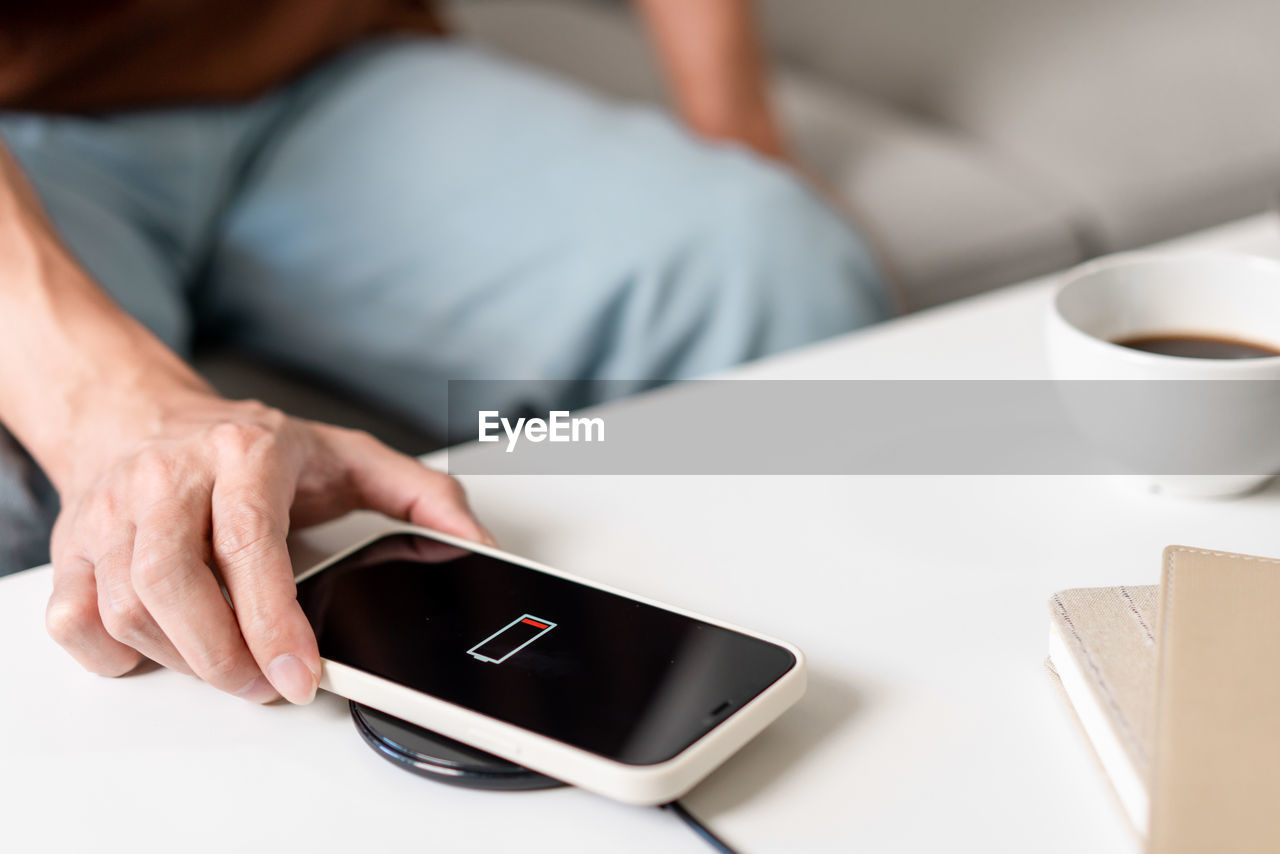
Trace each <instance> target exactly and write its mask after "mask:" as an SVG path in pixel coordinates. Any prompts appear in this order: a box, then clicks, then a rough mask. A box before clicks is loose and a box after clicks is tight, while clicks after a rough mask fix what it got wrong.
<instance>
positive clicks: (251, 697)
mask: <svg viewBox="0 0 1280 854" xmlns="http://www.w3.org/2000/svg"><path fill="white" fill-rule="evenodd" d="M236 696H237V697H239V698H240V699H242V700H248V701H249V702H250V703H271V702H274V701H276V700H278V699H280V694H279V692H277V691H276V689H275V688H273V687H272V686H271V683H270V682H268V681H267V677H265V676H255V677H254V679H253V681H252V682H250V683H249V684H248V685H246V686H244V687H243V688H241V689H240V690H239V691H237V692H236Z"/></svg>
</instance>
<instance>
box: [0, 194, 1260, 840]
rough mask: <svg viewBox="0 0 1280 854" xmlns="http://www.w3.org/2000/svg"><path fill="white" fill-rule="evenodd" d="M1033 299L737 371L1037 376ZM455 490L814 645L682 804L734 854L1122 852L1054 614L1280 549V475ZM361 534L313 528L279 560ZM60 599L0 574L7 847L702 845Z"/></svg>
mask: <svg viewBox="0 0 1280 854" xmlns="http://www.w3.org/2000/svg"><path fill="white" fill-rule="evenodd" d="M1177 244H1178V245H1181V246H1186V247H1189V248H1197V249H1198V248H1223V249H1240V250H1247V251H1254V252H1259V253H1265V254H1272V255H1277V256H1280V227H1278V226H1277V223H1276V222H1275V220H1273V219H1272V218H1269V217H1257V218H1253V219H1249V220H1244V221H1241V222H1238V223H1234V224H1231V225H1228V226H1224V227H1221V228H1218V229H1214V230H1212V231H1210V232H1205V233H1203V234H1200V235H1196V236H1194V237H1192V238H1187V239H1183V240H1180V241H1177ZM1052 287H1053V278H1052V277H1047V278H1043V279H1038V280H1035V281H1032V282H1028V283H1026V284H1023V285H1018V286H1015V287H1010V288H1005V289H1002V290H1000V291H997V292H994V293H991V294H987V295H983V296H980V297H977V298H973V299H970V300H966V301H963V302H960V303H956V304H952V305H949V306H944V307H942V308H939V309H935V310H932V311H928V312H923V313H920V314H916V315H912V316H909V317H906V318H902V319H899V320H896V321H893V322H891V323H887V324H884V325H882V326H880V327H877V328H874V329H869V330H865V331H862V332H859V333H855V334H852V335H849V336H846V337H843V338H840V339H836V340H832V341H829V342H825V343H822V344H819V345H817V346H814V347H810V348H808V349H805V350H802V351H797V352H794V353H790V354H787V355H784V356H781V357H778V358H774V359H771V360H768V361H764V362H760V363H756V364H754V365H751V366H747V367H745V368H742V369H739V370H738V371H736V372H735V374H736V375H740V376H751V377H758V378H769V379H785V378H798V379H800V378H802V379H839V378H948V379H949V378H967V379H1030V378H1039V377H1044V376H1046V372H1047V368H1046V364H1045V361H1044V357H1043V354H1042V340H1041V339H1042V334H1041V333H1042V324H1043V318H1044V313H1045V312H1046V310H1047V302H1048V300H1049V296H1050V293H1051V291H1052ZM633 405H634V404H633ZM606 411H607V410H606ZM804 426H805V425H803V423H800V424H798V427H797V430H798V431H799V430H800V429H803V428H804ZM797 439H799V436H797ZM428 460H429V461H430V462H432V463H434V464H437V465H439V464H441V463H442V462H443V460H444V457H443V456H439V455H437V456H435V457H430V458H428ZM466 485H467V487H468V489H469V490H470V493H471V496H472V499H473V501H474V504H475V506H476V508H477V510H478V512H479V513H480V514H481V516H482V517H483V518H484V520H485V521H486V523H487V524H488V525H489V526H490V527H491V528H492V529H493V531H494V532H495V534H496V535H497V537H498V538H499V540H500V541H501V542H502V543H503V545H504V546H505V547H507V548H508V549H510V550H512V551H514V552H517V553H520V554H524V555H527V556H529V557H532V558H535V559H537V560H540V561H543V562H546V563H549V564H551V565H554V566H557V567H560V568H562V569H565V570H568V571H571V572H575V573H577V574H580V575H583V576H587V577H590V578H594V579H598V580H600V581H603V582H606V583H609V584H614V585H617V586H620V587H623V588H627V589H631V590H633V591H635V592H637V593H640V594H644V595H648V596H652V597H655V598H658V599H660V600H665V601H669V602H672V603H674V604H679V605H681V606H685V607H688V608H691V609H694V610H697V611H701V612H704V613H708V614H713V615H716V616H719V617H721V618H724V619H727V620H730V621H733V622H736V623H739V624H742V625H747V626H751V627H753V628H757V629H759V630H760V631H764V632H768V633H770V634H774V635H777V636H779V637H783V638H787V639H788V640H791V641H793V642H795V643H796V644H798V645H799V646H800V647H801V648H803V649H804V650H805V651H806V652H807V654H808V656H809V661H810V667H811V676H810V688H809V692H808V694H807V695H806V697H805V698H804V700H803V701H801V703H800V704H799V705H798V706H797V707H795V708H794V709H793V710H791V711H790V712H788V713H787V714H786V715H784V716H783V717H782V718H781V719H780V720H779V721H778V722H777V723H775V724H774V725H773V726H771V727H770V728H769V729H768V730H766V731H765V732H764V733H763V734H762V735H761V736H760V737H759V738H757V739H756V740H755V741H754V742H753V743H751V744H750V745H748V746H747V747H746V748H745V749H744V750H742V751H741V753H739V754H738V755H737V756H735V757H734V758H733V759H731V760H730V761H729V762H728V763H727V764H726V765H725V766H723V767H722V768H721V769H720V770H718V771H717V772H716V773H714V774H713V775H712V776H711V777H709V778H708V779H707V780H706V782H704V783H703V784H702V785H700V786H699V787H698V788H697V789H695V790H694V791H693V792H692V793H691V794H690V795H689V796H688V798H687V799H686V803H687V804H688V806H689V807H690V809H691V810H692V811H693V812H694V813H695V814H697V815H699V816H700V817H702V818H703V819H704V820H705V821H707V822H708V823H709V824H710V825H711V826H712V827H714V828H715V829H716V830H717V831H718V832H719V833H721V835H723V836H724V837H725V838H726V839H727V840H729V841H730V842H731V843H733V844H736V845H738V846H740V847H741V848H742V849H743V850H744V851H761V852H763V851H841V852H921V851H974V852H982V854H993V852H1004V851H1008V852H1018V854H1025V852H1028V851H1036V852H1040V853H1041V854H1051V852H1057V851H1072V852H1079V851H1089V852H1109V851H1118V852H1128V851H1135V850H1136V848H1137V841H1136V837H1135V836H1134V834H1133V833H1132V831H1131V830H1130V829H1129V827H1128V825H1127V824H1126V823H1125V820H1124V817H1123V815H1122V813H1121V811H1120V809H1119V807H1118V805H1117V803H1116V802H1115V800H1114V798H1113V796H1112V794H1111V792H1110V790H1109V788H1108V786H1107V784H1106V783H1105V781H1104V778H1103V777H1102V775H1101V773H1100V771H1099V770H1098V768H1097V766H1096V764H1095V760H1094V759H1093V757H1092V755H1091V753H1090V752H1089V750H1088V749H1087V747H1086V744H1085V742H1084V740H1083V737H1082V735H1081V734H1080V732H1079V730H1078V729H1077V726H1076V724H1075V722H1074V720H1073V719H1072V717H1071V716H1070V715H1069V714H1068V712H1067V710H1066V708H1065V706H1064V705H1063V701H1062V699H1061V697H1060V696H1059V694H1058V693H1057V689H1056V688H1055V686H1054V685H1053V683H1052V681H1051V680H1050V679H1049V678H1048V677H1047V675H1046V673H1045V671H1044V669H1043V661H1044V657H1045V649H1046V629H1047V617H1046V613H1047V612H1046V609H1045V604H1044V603H1045V600H1046V599H1047V597H1048V596H1049V595H1050V594H1051V593H1052V592H1053V591H1055V590H1058V589H1062V588H1066V587H1079V586H1097V585H1112V584H1148V583H1156V582H1157V581H1158V577H1159V557H1160V551H1161V549H1162V548H1163V547H1164V546H1165V545H1168V544H1170V543H1184V544H1190V545H1197V546H1205V547H1210V548H1220V549H1230V550H1236V551H1244V552H1252V553H1260V554H1280V525H1277V524H1276V520H1277V518H1278V517H1280V487H1276V486H1273V487H1271V488H1269V489H1267V490H1264V491H1262V492H1260V493H1257V494H1254V495H1252V496H1249V497H1246V498H1243V499H1238V500H1233V501H1218V502H1195V501H1179V500H1175V499H1169V498H1160V497H1156V496H1148V495H1143V494H1139V493H1137V492H1130V491H1126V490H1124V489H1121V488H1118V487H1117V485H1116V483H1115V482H1113V481H1112V480H1110V479H1108V478H1105V477H1084V476H1078V477H1065V476H1063V477H1050V476H973V477H970V476H964V477H958V476H950V477H942V476H939V477H931V476H913V477H879V476H877V477H870V476H859V477H849V476H840V477H835V476H832V477H780V476H772V477H764V476H761V477H748V476H736V477H669V476H663V477H658V476H629V477H566V476H557V477H552V476H547V477H543V476H537V477H534V476H523V477H521V476H505V477H504V476H485V477H472V478H468V479H466ZM380 524H381V522H380V521H379V520H377V519H375V518H371V517H369V516H355V517H349V518H347V519H344V520H340V521H339V522H337V523H331V524H330V525H327V526H323V527H322V528H318V529H312V530H311V531H309V532H304V533H302V534H301V535H299V536H298V537H297V538H296V541H295V543H294V547H295V550H296V551H295V555H296V559H298V560H304V559H310V558H311V557H314V556H316V555H318V554H323V553H327V552H329V551H331V550H333V549H336V548H338V547H340V546H342V545H345V544H347V543H349V542H351V541H352V540H353V539H354V538H355V537H357V536H360V535H362V534H364V533H366V532H369V531H372V530H374V529H376V528H377V527H378V525H380ZM49 585H50V572H49V570H48V569H47V568H45V569H37V570H31V571H29V572H25V573H20V574H18V575H16V576H11V577H9V578H7V579H5V580H3V581H2V582H0V645H3V647H4V648H5V649H6V650H7V652H6V653H5V654H4V655H3V656H2V657H0V685H2V686H3V696H4V698H5V700H6V702H4V703H2V704H0V732H3V733H4V735H3V737H2V738H0V769H3V770H2V771H0V849H4V850H6V851H14V852H18V851H32V850H73V849H74V850H83V851H90V850H91V851H111V850H120V851H125V850H127V851H131V852H137V851H165V852H168V851H177V850H181V851H202V850H209V851H213V850H220V851H228V850H236V851H242V850H247V851H257V850H262V849H265V848H266V847H267V846H268V845H270V846H273V847H274V846H278V845H287V846H289V847H290V848H296V849H299V850H302V849H304V847H305V849H306V850H316V851H331V850H332V851H336V850H346V849H350V850H372V851H377V850H391V849H392V848H393V847H394V848H404V849H406V850H422V851H428V850H443V851H473V850H474V851H497V850H511V851H514V850H522V851H552V850H554V851H556V852H560V854H565V852H571V851H591V852H598V851H603V850H608V851H644V852H652V851H655V850H662V851H670V852H680V851H688V852H698V851H702V850H704V849H703V848H702V845H701V843H700V842H699V841H698V840H697V839H696V838H695V837H694V836H693V835H692V834H690V833H689V832H688V831H687V830H686V829H684V828H683V827H682V826H681V825H679V824H678V822H677V821H676V820H675V818H674V817H672V816H670V815H668V814H665V813H662V812H660V811H658V810H655V809H639V808H634V807H627V806H622V805H618V804H614V803H611V802H610V801H607V800H605V799H603V798H600V797H596V796H594V795H590V794H587V793H585V792H581V791H577V790H558V791H549V792H535V793H483V792H471V791H466V790H455V789H451V788H447V787H443V786H437V785H433V784H431V783H429V782H426V781H423V780H420V779H418V778H416V777H413V776H411V775H409V774H405V773H403V772H401V771H399V770H397V769H396V768H394V767H392V766H391V765H389V764H388V763H386V762H384V761H383V760H381V759H379V758H378V757H376V756H375V755H374V754H373V753H372V752H371V751H369V749H368V748H366V747H365V746H364V744H363V743H362V742H361V741H360V739H359V738H358V737H357V735H356V733H355V731H354V730H353V729H352V726H351V724H350V721H349V720H348V716H347V711H346V706H345V703H343V702H342V701H340V700H338V699H337V698H336V697H333V696H331V695H322V696H321V697H320V698H318V700H317V702H315V703H314V704H312V705H311V706H308V707H305V708H296V707H290V706H286V705H275V706H270V707H255V706H251V705H248V704H246V703H244V702H242V701H239V700H236V699H234V698H231V697H229V696H225V695H222V694H220V693H218V692H216V691H213V690H212V689H209V688H206V687H204V686H203V685H201V684H199V683H197V682H196V681H195V680H193V679H191V678H189V677H185V676H181V675H178V674H175V673H171V672H168V671H161V670H153V671H152V672H147V673H140V674H136V675H132V676H129V677H125V678H122V679H116V680H111V679H102V678H99V677H95V676H91V675H89V674H87V673H85V672H83V671H81V670H80V669H79V667H77V666H76V665H75V664H74V663H73V662H72V660H71V659H70V658H69V657H67V656H66V655H64V654H63V653H62V652H61V651H60V650H59V649H58V648H57V647H56V646H55V645H54V644H53V642H52V641H50V640H49V639H48V637H47V636H46V634H45V632H44V628H43V611H44V601H45V599H46V597H47V595H48V590H49Z"/></svg>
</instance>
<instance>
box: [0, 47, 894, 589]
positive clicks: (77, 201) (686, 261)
mask: <svg viewBox="0 0 1280 854" xmlns="http://www.w3.org/2000/svg"><path fill="white" fill-rule="evenodd" d="M0 134H3V136H4V138H5V140H6V141H7V142H8V144H9V146H10V147H11V148H12V150H13V152H14V154H15V156H17V157H18V159H19V160H20V162H21V163H22V164H23V166H24V168H25V169H26V171H27V173H28V175H29V176H30V178H31V180H32V181H33V183H34V184H35V186H36V189H37V191H38V192H39V194H40V196H41V198H42V199H43V201H44V203H45V205H46V207H47V209H48V211H49V214H50V216H51V218H52V219H53V221H54V223H55V225H56V226H57V228H58V230H59V231H60V233H61V234H62V236H63V238H64V239H65V241H66V242H67V244H68V245H69V246H70V247H71V249H72V250H73V252H74V253H75V254H76V255H77V256H78V257H79V259H80V260H81V262H82V263H83V264H84V265H85V266H86V267H87V268H88V269H89V270H90V272H91V273H92V274H93V275H94V276H95V277H96V278H97V280H98V281H99V282H100V283H101V284H102V285H103V286H104V287H105V288H106V289H107V290H108V291H109V292H110V293H111V294H112V295H113V296H114V298H115V299H116V300H117V301H118V302H119V303H120V304H121V305H122V306H124V307H125V308H126V309H127V310H128V311H129V312H131V313H132V314H133V315H135V316H136V317H138V318H139V319H140V320H142V321H143V322H144V323H145V324H146V325H147V326H148V327H149V328H150V329H152V330H153V331H154V332H155V333H156V334H157V335H159V336H160V337H161V338H162V339H163V340H164V341H166V342H167V343H168V344H169V345H170V346H172V347H174V348H175V349H176V350H177V351H178V352H180V353H184V354H186V353H188V352H189V351H190V348H191V345H192V342H193V340H194V338H195V337H196V336H197V335H201V336H208V337H212V338H215V339H218V340H224V341H229V342H232V343H234V344H235V345H236V346H238V347H240V348H241V349H245V350H248V351H250V352H253V353H257V354H258V355H260V356H262V357H263V358H265V359H269V360H273V361H275V362H277V363H280V364H282V365H285V366H288V367H292V368H295V369H299V370H302V371H305V372H309V373H312V374H317V375H321V376H323V377H325V378H327V379H328V380H330V381H331V382H335V383H337V384H339V385H341V386H345V387H347V388H350V389H352V390H355V391H358V392H359V393H360V394H361V395H362V396H364V397H365V398H371V399H374V400H377V401H379V402H381V403H382V404H383V405H384V406H387V407H389V408H391V409H393V410H395V411H398V412H399V413H401V414H402V415H404V416H407V417H409V418H411V419H414V420H416V421H417V422H418V423H420V424H422V425H423V426H424V427H427V428H429V429H431V430H434V431H436V432H437V433H443V432H444V427H445V405H446V391H447V385H446V384H447V381H448V380H450V379H569V380H580V379H581V380H587V379H610V380H622V381H624V382H622V383H615V384H611V386H610V387H611V388H612V389H613V390H615V391H619V390H620V391H634V390H640V389H643V388H647V387H650V386H653V385H656V384H658V383H660V382H662V381H666V380H674V379H682V378H688V377H694V376H699V375H703V374H707V373H709V372H712V371H716V370H719V369H722V368H726V367H728V366H730V365H734V364H736V363H739V362H742V361H744V360H748V359H752V358H755V357H758V356H763V355H766V354H769V353H773V352H776V351H779V350H784V349H787V348H790V347H794V346H797V345H800V344H804V343H806V342H809V341H814V340H816V339H819V338H823V337H826V336H829V335H834V334H836V333H840V332H844V331H846V330H850V329H853V328H855V327H858V326H861V325H864V324H867V323H871V322H873V321H875V320H879V319H881V318H882V317H884V316H885V314H886V313H887V306H888V300H887V297H886V294H885V289H884V287H883V285H882V282H881V277H880V275H879V274H878V272H877V270H876V269H875V267H874V264H873V262H872V260H871V257H870V254H869V252H868V251H867V248H866V246H865V245H864V243H863V242H862V241H861V239H860V238H859V237H858V235H856V234H855V233H853V232H852V231H851V230H850V229H849V228H848V227H847V226H846V224H845V223H844V222H843V221H842V220H841V219H840V218H839V217H838V216H836V215H835V214H834V213H833V212H832V211H831V210H830V209H828V208H827V207H826V206H825V205H824V203H823V202H822V201H820V200H819V198H818V197H817V196H816V195H815V194H813V193H812V192H811V191H810V190H809V189H808V188H807V187H805V186H804V185H803V184H802V183H801V182H800V181H798V180H796V179H795V178H793V177H792V176H791V175H789V174H787V173H786V172H784V171H783V170H781V169H779V168H776V167H775V166H773V165H771V164H769V163H767V162H764V161H762V160H761V159H759V158H757V157H755V156H754V155H752V154H751V153H749V152H747V151H745V150H743V149H741V148H739V147H736V146H728V145H711V144H707V143H704V142H701V141H698V140H696V139H694V138H693V137H692V136H690V135H689V134H688V133H687V132H685V131H684V130H683V129H682V128H680V127H679V126H678V125H677V124H676V123H674V122H673V121H672V120H670V119H669V118H667V117H666V116H664V115H663V114H661V113H659V112H657V111H655V110H652V109H648V108H639V107H632V106H626V105H621V104H618V103H614V102H610V101H607V100H604V99H601V98H599V97H597V96H594V95H592V94H590V93H588V92H585V91H583V90H581V89H579V88H578V87H576V86H574V85H573V84H571V83H569V82H567V81H564V80H561V79H558V78H555V77H551V76H548V75H544V74H541V73H539V72H534V71H531V70H529V69H526V68H523V67H520V66H517V65H514V64H512V63H509V62H507V61H505V60H502V59H500V58H497V57H495V56H492V55H489V54H487V53H485V52H484V51H481V50H478V49H476V48H473V47H468V46H465V45H461V44H456V43H453V42H450V41H447V40H437V39H406V38H395V39H387V40H381V41H377V42H370V43H367V44H364V45H361V46H359V47H357V48H355V49H353V50H351V51H349V52H347V53H346V54H344V55H342V56H341V57H338V58H337V59H335V60H333V61H331V62H329V63H328V64H326V65H325V66H323V67H322V68H320V69H318V70H316V71H314V72H312V73H310V74H308V75H306V76H304V77H302V78H301V79H299V80H297V81H295V82H293V83H291V84H290V85H288V86H286V87H284V88H282V89H279V90H277V91H276V92H274V93H272V94H270V95H268V96H266V97H264V98H260V99H258V100H255V101H252V102H247V103H243V104H235V105H229V106H228V105H205V106H193V107H181V108H173V109H163V110H147V111H139V112H130V113H122V114H116V115H107V116H95V117H80V116H60V115H33V114H20V113H6V114H3V115H0ZM531 387H534V386H533V384H529V385H521V384H516V385H514V386H513V388H531ZM538 387H541V386H538ZM546 388H548V389H559V390H560V391H558V392H557V393H562V394H564V398H563V399H557V400H532V401H524V400H521V401H514V400H513V401H508V402H505V404H506V406H507V407H508V408H512V409H515V408H524V407H535V408H540V409H542V408H546V407H556V408H574V407H578V406H582V405H585V404H589V403H594V402H596V401H594V400H591V399H590V398H589V396H588V395H587V394H586V393H585V392H584V393H577V394H575V392H574V388H575V386H574V385H573V384H572V383H568V384H547V385H546ZM583 388H589V386H584V387H583ZM0 440H4V441H0V448H8V449H10V450H11V451H12V452H10V450H4V451H0V513H3V514H7V516H8V517H9V518H8V520H7V521H3V522H0V534H2V535H3V537H4V539H3V540H0V573H3V572H5V571H12V570H14V569H17V568H20V567H21V566H24V565H30V564H31V563H35V562H39V561H42V560H44V559H46V558H47V554H46V552H44V551H40V550H35V551H33V550H32V547H31V545H30V543H31V542H39V543H43V542H44V541H45V540H47V536H48V526H49V525H50V524H51V522H52V518H51V514H52V512H53V511H52V508H53V506H54V504H53V503H51V502H50V501H49V500H48V496H47V494H44V493H42V492H41V490H40V489H38V488H34V487H33V484H38V483H39V482H41V481H42V480H43V478H42V477H40V476H39V473H38V472H35V471H34V470H33V464H32V463H31V462H30V460H29V459H27V458H26V457H25V455H24V454H22V453H21V452H20V449H17V448H16V447H12V445H13V443H12V442H11V441H8V440H7V437H5V436H0ZM45 492H46V493H47V490H45ZM15 526H16V528H20V529H21V530H22V532H23V533H22V535H21V536H18V535H16V534H15V533H14V531H15V529H16V528H15ZM19 541H21V542H19Z"/></svg>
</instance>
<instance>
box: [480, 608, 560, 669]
mask: <svg viewBox="0 0 1280 854" xmlns="http://www.w3.org/2000/svg"><path fill="white" fill-rule="evenodd" d="M555 627H556V624H555V623H553V622H551V621H550V620H544V619H542V618H541V617H535V616H533V615H532V614H521V615H520V616H519V617H516V618H515V619H514V620H512V621H511V622H509V623H507V624H506V625H505V626H503V627H502V628H500V629H498V630H497V631H496V632H494V633H493V634H491V635H489V636H488V637H487V638H485V639H484V640H482V641H480V643H478V644H476V645H475V646H473V647H471V649H469V650H467V653H468V654H470V655H472V656H475V657H476V658H478V659H480V660H481V661H488V662H492V663H493V664H501V663H502V662H504V661H506V660H507V659H508V658H510V657H511V656H513V655H515V654H516V653H517V652H519V651H520V650H522V649H524V648H525V647H526V646H528V645H529V644H531V643H533V642H534V641H536V640H537V639H538V638H540V637H542V636H543V635H545V634H546V633H547V632H549V631H551V630H552V629H554V628H555Z"/></svg>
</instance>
